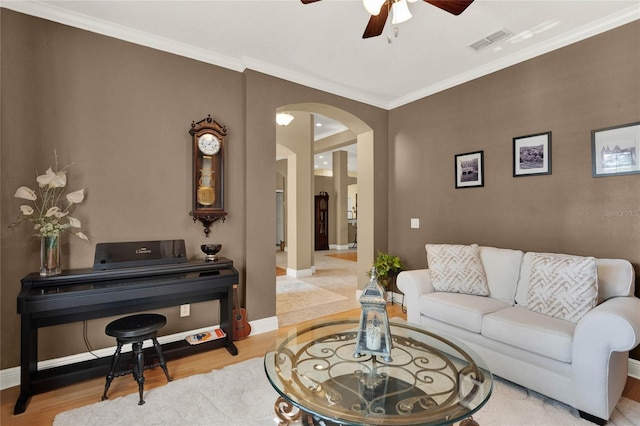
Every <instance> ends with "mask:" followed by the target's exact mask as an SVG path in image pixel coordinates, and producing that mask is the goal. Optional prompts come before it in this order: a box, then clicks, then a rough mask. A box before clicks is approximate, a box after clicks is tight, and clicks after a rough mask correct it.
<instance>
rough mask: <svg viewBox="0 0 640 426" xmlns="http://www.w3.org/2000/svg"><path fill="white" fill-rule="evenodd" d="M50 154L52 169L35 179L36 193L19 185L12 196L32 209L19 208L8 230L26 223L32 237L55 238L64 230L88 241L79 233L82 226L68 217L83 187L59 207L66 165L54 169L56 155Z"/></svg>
mask: <svg viewBox="0 0 640 426" xmlns="http://www.w3.org/2000/svg"><path fill="white" fill-rule="evenodd" d="M53 153H54V156H55V166H54V167H55V170H54V169H52V168H51V167H49V169H47V171H46V173H45V174H43V175H39V176H37V178H36V181H37V182H38V193H39V194H37V193H36V192H35V191H34V190H32V189H31V188H28V187H26V186H21V187H20V188H18V190H17V191H16V193H15V194H14V197H16V198H20V199H23V200H28V201H31V202H32V204H33V206H31V205H26V204H23V205H21V206H20V211H21V213H22V216H21V217H20V218H18V220H16V221H15V222H14V223H12V224H11V225H10V226H9V227H10V228H15V227H16V226H18V225H19V224H21V223H22V222H25V221H27V220H28V221H30V222H32V223H33V224H34V226H33V228H34V230H35V231H36V234H35V235H36V236H39V237H53V236H56V235H59V234H60V232H62V231H67V232H69V233H71V234H73V235H75V236H76V237H79V238H81V239H83V240H85V241H89V239H88V238H87V236H86V235H85V234H84V233H83V232H81V231H80V230H79V229H80V228H81V227H82V224H81V223H80V221H79V220H78V219H76V218H75V217H71V216H69V212H70V211H71V209H72V208H73V207H74V206H75V205H76V204H80V203H82V201H83V200H84V188H83V189H79V190H77V191H74V192H70V193H68V194H67V195H66V196H65V198H64V199H66V201H67V202H66V205H65V206H64V208H61V207H60V202H61V199H62V193H63V192H64V188H65V187H66V186H67V170H68V169H69V166H68V165H67V166H65V167H63V168H62V170H58V155H57V153H56V152H55V151H54V152H53ZM38 195H39V197H38ZM64 218H66V220H65V221H63V220H62V219H64Z"/></svg>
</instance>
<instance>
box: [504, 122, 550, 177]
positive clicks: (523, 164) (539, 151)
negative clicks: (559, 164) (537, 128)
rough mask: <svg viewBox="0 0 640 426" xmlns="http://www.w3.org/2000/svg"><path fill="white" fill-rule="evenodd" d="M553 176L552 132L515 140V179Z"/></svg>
mask: <svg viewBox="0 0 640 426" xmlns="http://www.w3.org/2000/svg"><path fill="white" fill-rule="evenodd" d="M550 174H551V132H545V133H537V134H535V135H527V136H519V137H517V138H513V177H518V176H531V175H550Z"/></svg>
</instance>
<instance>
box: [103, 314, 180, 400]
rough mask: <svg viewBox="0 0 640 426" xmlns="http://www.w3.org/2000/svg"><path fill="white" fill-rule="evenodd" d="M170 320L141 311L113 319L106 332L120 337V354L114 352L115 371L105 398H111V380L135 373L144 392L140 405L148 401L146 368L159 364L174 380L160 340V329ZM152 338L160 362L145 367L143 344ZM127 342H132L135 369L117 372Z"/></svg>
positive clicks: (112, 368) (112, 373) (110, 373)
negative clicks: (144, 397) (163, 354)
mask: <svg viewBox="0 0 640 426" xmlns="http://www.w3.org/2000/svg"><path fill="white" fill-rule="evenodd" d="M166 323H167V319H166V318H165V317H164V315H159V314H140V315H131V316H128V317H124V318H120V319H117V320H115V321H112V322H110V323H109V324H108V325H107V326H106V327H105V329H104V331H105V333H107V335H109V336H112V337H115V338H116V341H117V343H118V347H117V348H116V353H115V354H114V355H113V360H112V361H111V371H109V374H108V375H107V383H106V384H105V385H104V394H103V395H102V400H103V401H104V400H105V399H108V398H109V397H108V396H107V391H108V390H109V386H111V381H112V380H113V378H114V377H120V376H124V375H126V374H129V373H133V377H134V379H135V380H136V381H137V382H138V392H139V393H140V402H138V405H142V404H144V399H143V398H142V393H143V391H144V370H145V369H147V368H154V367H157V366H158V365H159V366H160V367H162V370H163V371H164V375H165V376H167V380H168V381H171V380H173V379H172V378H171V376H169V371H168V370H167V363H166V362H165V361H164V357H163V356H162V348H161V347H160V344H159V343H158V339H156V336H157V335H158V330H160V329H161V328H162V327H163V326H164V325H165V324H166ZM149 339H151V340H152V341H153V347H154V348H155V350H156V354H157V355H158V363H157V364H153V365H148V366H145V365H144V354H143V353H142V343H143V342H144V341H145V340H149ZM126 343H131V349H132V352H131V353H132V355H133V368H132V369H131V370H127V371H121V372H118V373H116V372H115V369H116V366H117V365H118V361H119V360H120V351H121V350H122V345H124V344H126Z"/></svg>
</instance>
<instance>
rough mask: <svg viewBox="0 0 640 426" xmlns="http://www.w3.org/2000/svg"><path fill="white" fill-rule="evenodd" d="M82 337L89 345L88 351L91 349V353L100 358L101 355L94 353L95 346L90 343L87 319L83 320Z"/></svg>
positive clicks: (86, 344) (87, 345)
mask: <svg viewBox="0 0 640 426" xmlns="http://www.w3.org/2000/svg"><path fill="white" fill-rule="evenodd" d="M82 338H83V339H84V344H85V346H86V347H87V351H89V353H90V354H91V355H93V356H94V357H96V358H98V359H99V358H100V357H99V356H98V355H96V354H94V353H93V348H92V347H91V343H89V337H88V336H87V320H84V321H82Z"/></svg>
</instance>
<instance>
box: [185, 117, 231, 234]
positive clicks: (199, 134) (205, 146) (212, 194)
mask: <svg viewBox="0 0 640 426" xmlns="http://www.w3.org/2000/svg"><path fill="white" fill-rule="evenodd" d="M189 134H190V135H191V137H192V144H191V145H192V151H193V172H192V176H193V177H192V180H193V209H192V211H191V213H190V214H191V216H193V221H194V222H196V221H199V222H200V223H201V224H202V226H203V227H204V233H205V236H207V237H208V236H209V233H210V232H211V229H210V227H211V224H212V223H213V222H215V221H216V220H218V219H222V221H223V222H224V220H225V217H226V216H227V212H225V211H224V138H225V136H227V128H226V127H225V126H222V125H220V123H218V122H217V121H215V120H214V119H213V118H211V114H209V115H208V116H207V118H203V119H202V120H200V121H198V122H196V121H193V122H192V123H191V129H189Z"/></svg>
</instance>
